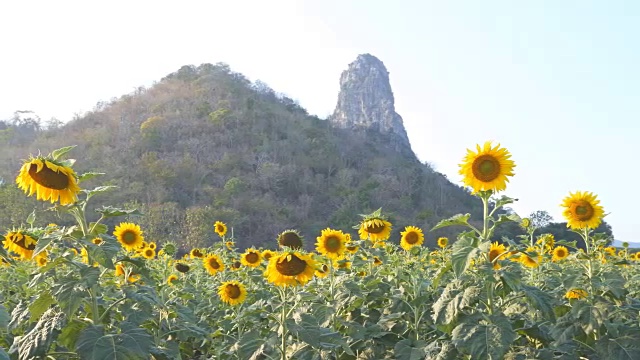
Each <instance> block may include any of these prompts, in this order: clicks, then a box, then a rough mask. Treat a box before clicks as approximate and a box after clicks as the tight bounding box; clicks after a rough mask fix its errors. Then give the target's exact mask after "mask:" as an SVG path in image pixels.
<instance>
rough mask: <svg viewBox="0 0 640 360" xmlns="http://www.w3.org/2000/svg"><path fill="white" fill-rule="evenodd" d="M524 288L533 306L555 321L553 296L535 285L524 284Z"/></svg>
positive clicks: (528, 300)
mask: <svg viewBox="0 0 640 360" xmlns="http://www.w3.org/2000/svg"><path fill="white" fill-rule="evenodd" d="M522 290H523V291H524V294H525V297H526V298H527V302H528V303H529V304H531V306H533V307H534V308H536V309H538V310H539V311H540V313H541V314H542V316H543V317H544V318H545V319H547V320H551V321H553V322H555V319H556V316H555V313H554V311H553V296H551V295H549V294H548V293H546V292H544V291H542V290H540V289H538V288H537V287H534V286H528V285H522Z"/></svg>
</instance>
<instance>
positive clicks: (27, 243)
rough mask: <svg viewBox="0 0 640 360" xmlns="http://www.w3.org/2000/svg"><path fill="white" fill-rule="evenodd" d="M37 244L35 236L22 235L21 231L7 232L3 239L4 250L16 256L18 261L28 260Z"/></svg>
mask: <svg viewBox="0 0 640 360" xmlns="http://www.w3.org/2000/svg"><path fill="white" fill-rule="evenodd" d="M37 242H38V238H37V237H36V236H35V235H32V234H27V233H24V234H23V233H22V230H17V231H9V232H8V233H7V235H6V236H5V237H4V248H5V249H7V250H9V251H12V252H14V253H16V254H18V255H19V256H20V259H26V260H30V259H31V257H32V256H33V250H34V249H35V248H36V243H37Z"/></svg>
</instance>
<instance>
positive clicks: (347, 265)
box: [334, 260, 351, 270]
mask: <svg viewBox="0 0 640 360" xmlns="http://www.w3.org/2000/svg"><path fill="white" fill-rule="evenodd" d="M334 264H335V267H336V268H338V269H341V270H347V269H351V261H347V260H343V261H336V262H334Z"/></svg>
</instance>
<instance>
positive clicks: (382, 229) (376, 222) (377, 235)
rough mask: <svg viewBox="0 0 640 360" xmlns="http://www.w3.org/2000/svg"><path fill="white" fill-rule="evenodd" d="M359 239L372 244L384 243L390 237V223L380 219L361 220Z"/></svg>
mask: <svg viewBox="0 0 640 360" xmlns="http://www.w3.org/2000/svg"><path fill="white" fill-rule="evenodd" d="M358 234H359V235H360V239H362V240H366V239H370V240H371V241H373V242H378V241H385V240H387V239H389V236H391V223H390V222H388V221H387V220H385V219H382V218H370V219H367V220H363V221H362V223H361V224H360V229H359V230H358Z"/></svg>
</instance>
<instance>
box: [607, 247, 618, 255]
mask: <svg viewBox="0 0 640 360" xmlns="http://www.w3.org/2000/svg"><path fill="white" fill-rule="evenodd" d="M604 252H605V253H606V254H607V255H609V256H615V255H616V248H614V247H613V246H607V247H606V248H604Z"/></svg>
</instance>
